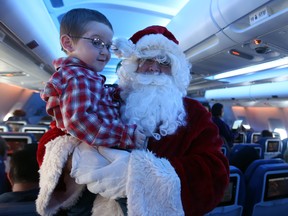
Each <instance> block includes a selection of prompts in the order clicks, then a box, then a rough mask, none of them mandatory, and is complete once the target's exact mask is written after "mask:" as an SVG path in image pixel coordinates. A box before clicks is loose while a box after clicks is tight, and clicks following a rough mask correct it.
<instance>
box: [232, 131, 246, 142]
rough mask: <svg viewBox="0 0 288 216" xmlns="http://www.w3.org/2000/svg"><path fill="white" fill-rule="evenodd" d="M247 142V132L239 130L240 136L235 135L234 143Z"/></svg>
mask: <svg viewBox="0 0 288 216" xmlns="http://www.w3.org/2000/svg"><path fill="white" fill-rule="evenodd" d="M246 142H247V137H246V133H244V132H239V133H238V136H237V137H235V139H234V143H246Z"/></svg>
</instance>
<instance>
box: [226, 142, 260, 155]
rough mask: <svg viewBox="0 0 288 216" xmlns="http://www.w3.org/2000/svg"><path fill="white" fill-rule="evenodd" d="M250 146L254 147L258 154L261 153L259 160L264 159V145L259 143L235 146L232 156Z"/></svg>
mask: <svg viewBox="0 0 288 216" xmlns="http://www.w3.org/2000/svg"><path fill="white" fill-rule="evenodd" d="M246 146H249V147H253V148H254V149H256V150H257V152H258V153H259V158H260V159H261V158H264V150H265V149H264V147H263V146H262V145H260V144H259V143H239V144H235V145H234V146H233V148H232V151H231V154H233V153H237V151H240V150H241V149H242V148H244V147H246Z"/></svg>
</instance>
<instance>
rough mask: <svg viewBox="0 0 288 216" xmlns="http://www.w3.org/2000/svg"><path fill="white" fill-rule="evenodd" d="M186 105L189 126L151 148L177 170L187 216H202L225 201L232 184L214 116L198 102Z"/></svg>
mask: <svg viewBox="0 0 288 216" xmlns="http://www.w3.org/2000/svg"><path fill="white" fill-rule="evenodd" d="M184 104H185V107H186V111H187V125H186V126H185V127H181V128H179V129H178V130H177V131H176V133H175V134H174V135H170V136H166V137H163V138H162V139H161V140H160V141H153V140H152V141H150V142H149V145H148V148H149V150H150V151H152V152H154V153H155V154H156V155H157V156H158V157H161V158H166V159H168V161H169V162H170V164H171V165H172V167H173V168H174V169H175V171H176V173H177V175H178V177H179V179H180V182H181V200H182V206H183V209H184V212H185V215H186V216H189V215H191V216H192V215H193V216H197V215H199V216H200V215H204V214H205V213H207V212H209V211H211V210H212V209H213V208H215V207H216V206H217V204H218V203H219V202H220V201H221V199H222V197H223V194H224V191H225V189H226V187H227V185H228V183H229V164H228V160H227V158H226V157H225V156H224V155H223V154H222V152H221V150H220V147H221V145H222V141H221V138H220V137H219V135H218V130H217V127H216V126H215V125H214V124H213V123H212V121H211V116H210V113H208V112H207V111H206V109H205V108H204V107H203V106H202V105H201V104H200V103H199V102H197V101H194V100H191V99H185V100H184Z"/></svg>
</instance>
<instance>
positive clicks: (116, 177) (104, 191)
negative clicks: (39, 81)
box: [79, 146, 130, 199]
mask: <svg viewBox="0 0 288 216" xmlns="http://www.w3.org/2000/svg"><path fill="white" fill-rule="evenodd" d="M98 151H99V153H100V154H101V155H102V156H103V157H105V158H106V159H107V160H109V161H110V164H109V165H107V166H105V167H103V168H101V169H95V170H94V171H93V172H92V173H91V176H90V177H91V183H88V184H87V188H88V190H90V191H91V192H92V193H95V194H97V193H99V194H100V195H101V196H103V197H106V198H110V199H116V198H120V197H126V183H127V173H128V163H129V159H130V153H129V152H127V151H124V150H118V149H111V148H106V147H102V146H101V147H99V148H98ZM79 181H81V182H82V178H81V177H80V178H79Z"/></svg>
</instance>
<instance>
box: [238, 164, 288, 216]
mask: <svg viewBox="0 0 288 216" xmlns="http://www.w3.org/2000/svg"><path fill="white" fill-rule="evenodd" d="M287 213H288V164H287V163H269V164H261V165H259V166H258V167H257V168H256V169H255V171H254V173H253V175H252V176H251V178H250V179H249V181H248V182H246V203H245V206H244V214H243V215H245V216H259V215H261V216H271V215H277V216H284V215H287Z"/></svg>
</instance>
